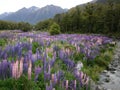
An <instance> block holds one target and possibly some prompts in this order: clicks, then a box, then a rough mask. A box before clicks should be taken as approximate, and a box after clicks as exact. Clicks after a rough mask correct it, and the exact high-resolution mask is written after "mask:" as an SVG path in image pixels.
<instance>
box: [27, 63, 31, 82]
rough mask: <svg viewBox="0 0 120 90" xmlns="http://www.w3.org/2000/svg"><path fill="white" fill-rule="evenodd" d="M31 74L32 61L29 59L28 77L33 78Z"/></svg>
mask: <svg viewBox="0 0 120 90" xmlns="http://www.w3.org/2000/svg"><path fill="white" fill-rule="evenodd" d="M31 74H32V62H31V61H29V67H28V79H29V80H30V79H31Z"/></svg>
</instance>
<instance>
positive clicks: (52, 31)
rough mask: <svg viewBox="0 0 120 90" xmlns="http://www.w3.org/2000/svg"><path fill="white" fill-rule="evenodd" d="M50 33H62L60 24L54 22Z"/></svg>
mask: <svg viewBox="0 0 120 90" xmlns="http://www.w3.org/2000/svg"><path fill="white" fill-rule="evenodd" d="M49 33H50V35H57V34H60V26H59V25H58V24H57V23H53V24H52V25H51V26H50V29H49Z"/></svg>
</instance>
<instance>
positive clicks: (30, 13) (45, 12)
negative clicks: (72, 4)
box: [0, 5, 67, 24]
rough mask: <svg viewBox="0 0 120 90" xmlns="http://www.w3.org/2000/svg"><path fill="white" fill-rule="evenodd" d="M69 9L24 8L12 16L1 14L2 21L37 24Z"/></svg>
mask: <svg viewBox="0 0 120 90" xmlns="http://www.w3.org/2000/svg"><path fill="white" fill-rule="evenodd" d="M66 11H67V9H62V8H61V7H58V6H54V5H47V6H45V7H42V8H38V7H35V6H33V7H30V8H25V7H24V8H22V9H20V10H18V11H16V12H14V13H11V14H7V13H6V14H5V13H4V14H1V15H0V19H1V20H8V21H15V22H21V21H23V22H29V23H32V24H35V23H37V22H39V21H43V20H46V19H48V18H53V17H54V15H55V14H58V13H64V12H66Z"/></svg>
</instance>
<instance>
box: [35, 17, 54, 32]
mask: <svg viewBox="0 0 120 90" xmlns="http://www.w3.org/2000/svg"><path fill="white" fill-rule="evenodd" d="M52 24H53V20H51V19H48V20H45V21H41V22H38V23H37V24H36V25H35V30H40V31H47V30H48V29H49V27H50V26H51V25H52Z"/></svg>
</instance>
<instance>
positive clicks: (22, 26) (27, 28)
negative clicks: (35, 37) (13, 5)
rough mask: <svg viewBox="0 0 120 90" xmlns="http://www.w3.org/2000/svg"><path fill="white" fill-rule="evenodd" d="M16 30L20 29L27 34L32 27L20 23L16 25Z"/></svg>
mask: <svg viewBox="0 0 120 90" xmlns="http://www.w3.org/2000/svg"><path fill="white" fill-rule="evenodd" d="M18 29H20V30H22V31H24V32H27V31H30V30H31V29H32V26H31V25H30V24H29V23H25V22H20V23H18Z"/></svg>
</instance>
